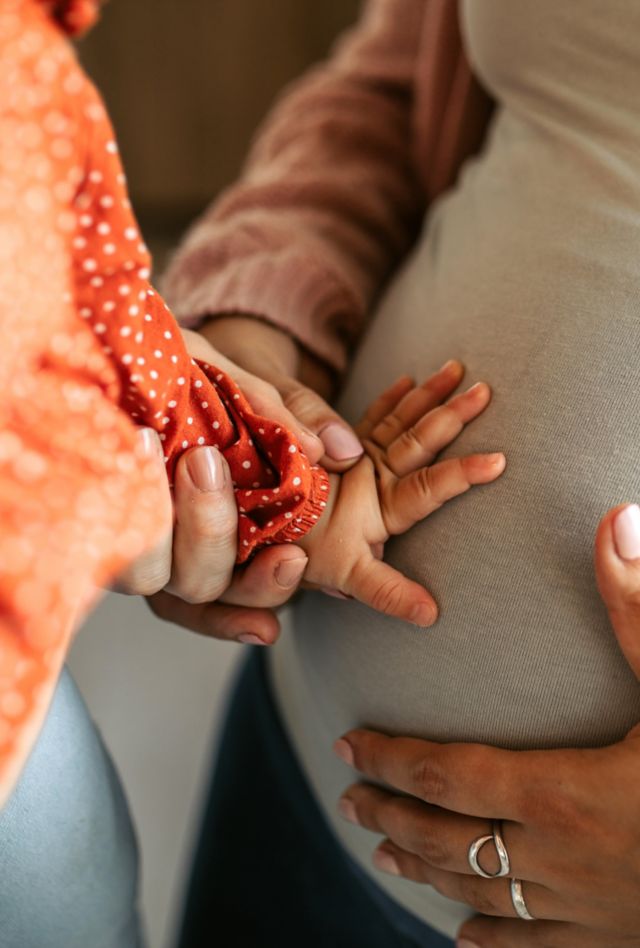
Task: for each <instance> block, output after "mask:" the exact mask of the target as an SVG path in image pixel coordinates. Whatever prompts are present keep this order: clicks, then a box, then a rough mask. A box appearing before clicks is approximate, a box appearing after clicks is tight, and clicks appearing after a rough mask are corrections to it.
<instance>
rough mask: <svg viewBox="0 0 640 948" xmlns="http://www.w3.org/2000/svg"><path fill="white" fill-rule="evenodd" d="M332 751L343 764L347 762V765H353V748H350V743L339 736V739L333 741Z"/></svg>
mask: <svg viewBox="0 0 640 948" xmlns="http://www.w3.org/2000/svg"><path fill="white" fill-rule="evenodd" d="M333 753H334V754H335V755H336V757H339V758H340V760H343V761H344V762H345V764H348V765H349V767H353V765H354V762H355V760H354V756H353V750H352V749H351V745H350V744H348V743H347V741H345V740H344V739H343V738H340V740H338V741H336V742H335V744H334V745H333Z"/></svg>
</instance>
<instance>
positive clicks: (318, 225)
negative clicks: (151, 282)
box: [165, 0, 425, 371]
mask: <svg viewBox="0 0 640 948" xmlns="http://www.w3.org/2000/svg"><path fill="white" fill-rule="evenodd" d="M405 4H406V5H405V15H404V16H402V17H399V16H398V15H397V13H398V10H397V5H396V3H395V0H370V2H369V3H368V4H367V6H366V11H365V14H364V15H363V17H362V19H361V21H360V22H359V24H358V25H357V27H356V28H355V30H354V31H353V33H352V34H351V35H350V36H349V38H348V39H347V41H346V42H343V43H342V45H341V46H340V48H339V49H338V51H337V52H336V53H335V54H334V56H333V57H332V58H331V59H330V60H329V61H328V62H327V63H325V64H324V65H323V66H321V67H319V68H318V69H316V70H314V71H313V72H312V73H310V74H309V75H308V76H306V77H304V78H303V79H302V80H301V81H300V82H299V83H297V84H296V85H294V86H293V87H292V88H291V89H290V90H288V91H287V93H286V94H285V95H284V97H283V98H282V100H281V101H280V103H279V104H278V105H277V107H276V108H275V109H274V110H273V112H272V114H271V115H270V116H269V118H268V119H267V122H266V123H265V125H264V127H263V128H262V129H261V131H260V133H259V135H258V137H257V139H256V144H255V146H254V149H253V152H252V155H251V157H250V160H249V162H248V164H247V167H246V169H245V172H244V174H243V177H242V179H241V180H240V181H239V182H238V183H237V184H235V185H234V186H233V187H232V188H231V189H230V190H229V191H227V193H226V194H224V195H223V196H222V198H221V199H220V200H218V201H217V202H216V203H215V204H214V205H213V206H212V208H211V209H210V210H209V211H208V212H207V213H206V214H205V216H204V217H203V218H202V219H201V220H200V221H199V222H198V223H197V224H196V226H195V227H194V229H193V231H192V232H191V234H190V235H189V236H188V238H187V240H186V242H185V244H184V246H183V247H182V248H181V249H180V251H179V252H178V254H177V255H176V258H175V261H174V263H173V265H172V267H171V268H170V270H169V273H168V276H167V280H166V283H165V286H166V290H167V293H168V296H169V299H170V301H171V303H172V305H173V308H174V311H176V313H177V315H178V316H179V318H181V319H182V320H183V323H184V325H187V326H193V325H194V324H195V323H197V321H198V320H200V319H202V318H206V317H210V316H217V315H222V314H224V313H242V314H246V315H247V316H253V317H257V318H260V319H264V320H267V321H269V322H271V323H274V324H275V325H278V326H281V327H282V328H283V329H285V331H287V332H289V333H291V335H293V336H295V338H296V339H298V340H299V341H300V343H301V344H302V345H303V346H304V347H306V348H307V349H308V350H309V351H311V352H313V353H314V354H315V355H316V356H317V357H318V358H319V359H321V360H323V361H324V362H326V363H327V364H329V365H331V366H333V368H334V369H336V370H338V371H341V370H343V369H344V368H345V366H346V363H347V359H348V353H349V350H350V347H352V346H353V344H354V343H355V342H356V341H357V339H358V337H359V335H360V333H361V331H362V329H363V327H364V323H365V319H366V316H367V314H368V313H369V312H370V311H371V307H372V304H373V301H374V300H375V299H376V297H377V296H378V295H379V293H380V291H381V289H382V287H383V286H384V283H385V282H386V280H387V279H388V277H389V275H390V273H391V272H392V270H393V268H394V266H396V265H397V263H398V261H399V260H400V259H401V258H402V256H403V254H405V253H406V252H407V249H408V247H409V246H410V244H411V241H412V239H413V237H414V235H415V232H416V225H417V223H418V221H419V219H420V217H421V214H422V210H423V207H424V203H425V196H424V194H423V193H422V189H421V186H420V184H419V182H418V177H417V173H416V168H415V165H414V150H413V138H412V119H413V107H414V102H413V94H414V83H415V68H416V58H417V53H418V38H419V34H420V26H421V22H422V16H423V3H422V0H405Z"/></svg>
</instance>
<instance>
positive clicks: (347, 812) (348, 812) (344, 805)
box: [338, 797, 358, 825]
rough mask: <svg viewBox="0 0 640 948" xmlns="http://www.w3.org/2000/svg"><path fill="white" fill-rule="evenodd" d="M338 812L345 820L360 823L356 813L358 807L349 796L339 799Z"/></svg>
mask: <svg viewBox="0 0 640 948" xmlns="http://www.w3.org/2000/svg"><path fill="white" fill-rule="evenodd" d="M338 812H339V813H340V816H342V817H343V818H344V819H345V820H348V821H349V822H350V823H355V824H356V825H357V824H358V814H357V813H356V808H355V806H354V804H353V801H352V800H349V798H348V797H343V798H342V799H341V800H339V801H338Z"/></svg>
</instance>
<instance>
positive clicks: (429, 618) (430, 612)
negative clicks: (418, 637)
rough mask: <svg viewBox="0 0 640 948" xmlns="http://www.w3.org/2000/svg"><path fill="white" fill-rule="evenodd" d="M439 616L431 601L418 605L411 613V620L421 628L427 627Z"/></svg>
mask: <svg viewBox="0 0 640 948" xmlns="http://www.w3.org/2000/svg"><path fill="white" fill-rule="evenodd" d="M437 618H438V614H437V612H436V610H435V609H434V608H433V606H432V605H429V603H421V604H420V605H419V606H416V607H415V609H414V610H413V612H412V613H411V621H412V622H413V624H414V625H419V626H421V628H423V629H424V628H427V627H428V626H430V625H433V623H434V622H435V621H436V619H437Z"/></svg>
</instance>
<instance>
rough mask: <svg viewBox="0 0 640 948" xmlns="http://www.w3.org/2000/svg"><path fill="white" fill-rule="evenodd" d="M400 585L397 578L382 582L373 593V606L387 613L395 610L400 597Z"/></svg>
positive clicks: (378, 610)
mask: <svg viewBox="0 0 640 948" xmlns="http://www.w3.org/2000/svg"><path fill="white" fill-rule="evenodd" d="M401 585H402V584H401V582H400V580H397V579H388V580H386V581H385V582H384V583H382V585H380V586H379V587H378V588H377V589H376V591H375V593H374V595H373V599H372V606H373V608H374V609H375V610H376V611H377V612H383V613H386V614H387V615H388V614H389V613H392V612H395V610H396V609H397V608H398V605H399V603H400V600H401V598H402V593H401Z"/></svg>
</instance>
